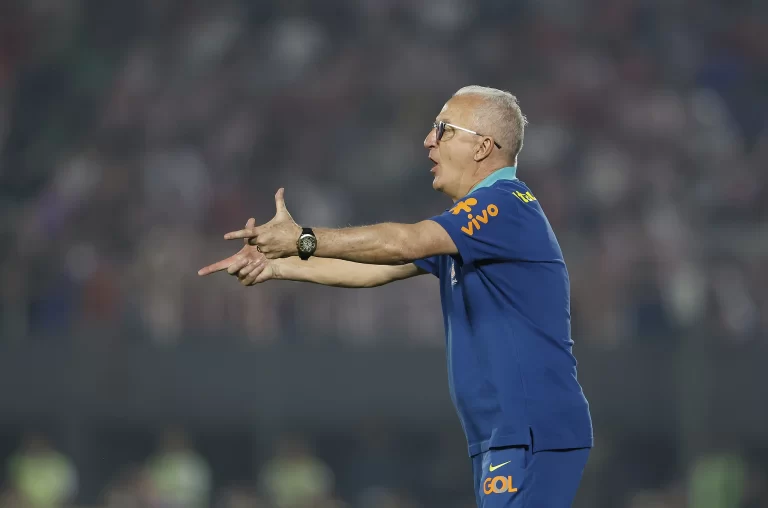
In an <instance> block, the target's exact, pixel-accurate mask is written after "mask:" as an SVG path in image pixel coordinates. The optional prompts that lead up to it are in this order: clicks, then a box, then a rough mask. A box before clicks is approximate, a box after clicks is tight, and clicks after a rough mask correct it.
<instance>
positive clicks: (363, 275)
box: [270, 257, 427, 288]
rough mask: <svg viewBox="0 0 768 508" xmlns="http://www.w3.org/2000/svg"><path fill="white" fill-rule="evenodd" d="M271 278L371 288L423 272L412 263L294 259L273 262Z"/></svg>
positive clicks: (344, 286)
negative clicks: (395, 263)
mask: <svg viewBox="0 0 768 508" xmlns="http://www.w3.org/2000/svg"><path fill="white" fill-rule="evenodd" d="M270 263H274V271H275V276H274V278H275V279H283V280H295V281H301V282H313V283H315V284H322V285H324V286H335V287H343V288H372V287H377V286H383V285H384V284H388V283H390V282H394V281H397V280H403V279H407V278H410V277H414V276H416V275H421V274H424V273H427V272H426V271H424V270H422V269H421V268H419V267H417V266H416V265H414V264H413V263H408V264H406V265H398V266H389V265H371V264H364V263H355V262H352V261H343V260H340V259H321V258H310V259H308V260H306V261H303V260H301V259H299V258H297V257H290V258H284V259H275V260H272V261H270Z"/></svg>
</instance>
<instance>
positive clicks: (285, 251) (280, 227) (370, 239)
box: [224, 189, 458, 265]
mask: <svg viewBox="0 0 768 508" xmlns="http://www.w3.org/2000/svg"><path fill="white" fill-rule="evenodd" d="M275 205H276V208H277V212H276V214H275V217H274V218H273V219H272V220H271V221H269V222H268V223H267V224H264V225H263V226H259V227H253V226H251V227H246V228H245V229H241V230H240V231H233V232H231V233H227V234H226V235H224V238H225V239H227V240H235V239H238V238H243V239H247V240H248V243H249V244H250V245H256V246H258V247H259V248H260V249H261V252H262V253H264V255H265V256H266V257H267V258H269V259H277V258H285V257H290V256H296V255H297V254H298V250H297V246H296V241H297V240H298V239H299V235H300V234H301V227H299V225H298V224H296V222H295V221H294V220H293V218H292V217H291V214H290V213H288V209H287V208H286V206H285V200H284V199H283V189H280V190H278V191H277V194H275ZM314 233H315V236H316V237H317V250H316V251H315V256H317V257H322V258H335V259H344V260H347V261H356V262H358V263H369V264H381V265H397V264H405V263H409V262H411V261H414V260H416V259H424V258H427V257H430V256H435V255H440V254H456V253H457V252H458V250H457V248H456V245H455V244H454V242H453V240H452V239H451V237H450V235H448V233H447V232H446V231H445V229H443V227H442V226H440V225H439V224H437V223H436V222H434V221H431V220H425V221H421V222H419V223H416V224H396V223H391V222H388V223H383V224H375V225H373V226H362V227H352V228H343V229H325V228H318V229H314Z"/></svg>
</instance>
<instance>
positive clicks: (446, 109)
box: [438, 96, 474, 122]
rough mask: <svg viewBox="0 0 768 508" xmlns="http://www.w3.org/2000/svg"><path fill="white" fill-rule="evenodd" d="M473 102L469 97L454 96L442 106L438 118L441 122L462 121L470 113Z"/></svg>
mask: <svg viewBox="0 0 768 508" xmlns="http://www.w3.org/2000/svg"><path fill="white" fill-rule="evenodd" d="M473 106H474V101H472V98H471V97H466V96H456V97H451V99H450V100H449V101H448V102H446V103H445V105H443V109H441V110H440V114H439V115H438V117H439V118H440V119H441V120H443V121H448V120H450V121H452V122H456V121H459V120H463V119H464V117H465V116H466V115H467V114H468V113H470V112H471V111H472V110H473V109H474V108H473Z"/></svg>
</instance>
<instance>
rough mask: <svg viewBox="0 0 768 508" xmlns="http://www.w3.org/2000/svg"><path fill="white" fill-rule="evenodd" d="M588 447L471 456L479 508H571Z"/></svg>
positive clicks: (515, 449)
mask: <svg viewBox="0 0 768 508" xmlns="http://www.w3.org/2000/svg"><path fill="white" fill-rule="evenodd" d="M589 451H590V449H589V448H577V449H572V450H552V451H540V452H536V453H533V452H531V449H530V447H524V446H520V447H517V446H516V447H509V448H496V449H491V450H488V451H487V452H485V453H480V454H478V455H475V456H474V457H472V470H473V472H474V475H475V495H476V496H477V506H478V508H570V506H571V504H572V503H573V499H574V498H575V497H576V491H577V490H578V489H579V483H580V482H581V475H582V473H583V472H584V466H586V464H587V458H588V457H589Z"/></svg>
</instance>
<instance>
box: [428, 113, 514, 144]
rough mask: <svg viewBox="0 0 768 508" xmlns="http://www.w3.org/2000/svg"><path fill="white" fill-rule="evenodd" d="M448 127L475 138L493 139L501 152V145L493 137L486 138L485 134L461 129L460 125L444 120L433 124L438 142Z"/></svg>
mask: <svg viewBox="0 0 768 508" xmlns="http://www.w3.org/2000/svg"><path fill="white" fill-rule="evenodd" d="M446 127H452V128H454V129H458V130H460V131H464V132H468V133H470V134H474V135H475V136H482V137H488V138H491V140H492V141H493V144H494V145H496V148H498V149H499V150H501V145H500V144H498V143H497V142H496V140H495V139H493V137H492V136H486V135H485V134H480V133H479V132H476V131H471V130H469V129H465V128H464V127H459V126H458V125H454V124H452V123H448V122H443V121H442V120H441V121H439V122H433V123H432V128H433V129H434V130H435V139H436V140H437V141H440V140H442V138H443V134H445V128H446Z"/></svg>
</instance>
